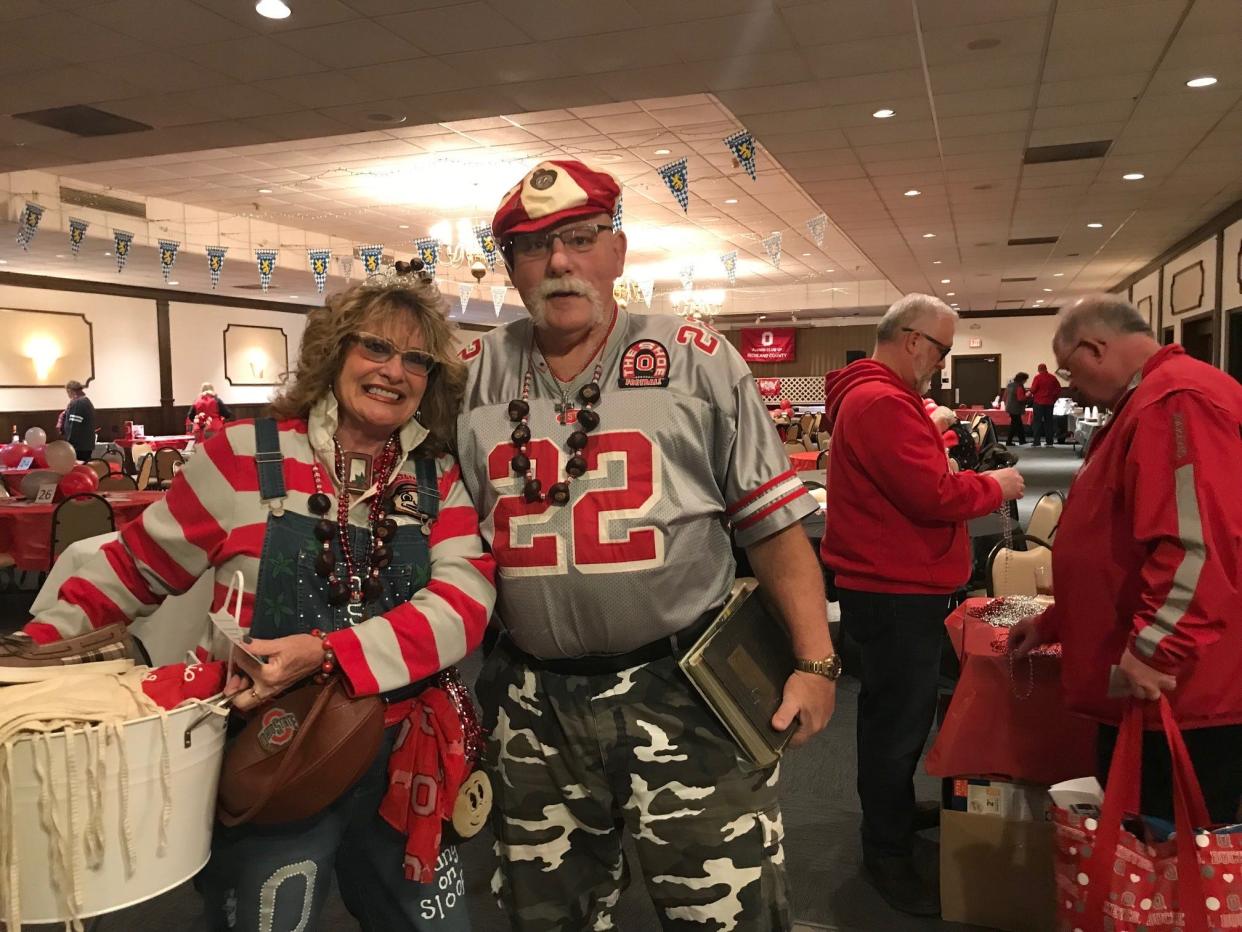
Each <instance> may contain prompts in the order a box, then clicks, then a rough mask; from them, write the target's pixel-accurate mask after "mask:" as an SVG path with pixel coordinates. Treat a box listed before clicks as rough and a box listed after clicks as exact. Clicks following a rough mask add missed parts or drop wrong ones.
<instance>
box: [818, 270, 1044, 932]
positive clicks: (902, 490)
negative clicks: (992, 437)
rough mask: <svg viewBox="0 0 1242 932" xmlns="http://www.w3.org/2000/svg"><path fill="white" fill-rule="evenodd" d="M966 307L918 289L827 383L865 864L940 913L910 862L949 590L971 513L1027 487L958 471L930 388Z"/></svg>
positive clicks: (834, 556) (890, 887)
mask: <svg viewBox="0 0 1242 932" xmlns="http://www.w3.org/2000/svg"><path fill="white" fill-rule="evenodd" d="M956 324H957V313H956V312H955V311H953V310H952V309H951V308H950V307H948V306H947V305H946V304H944V302H942V301H940V300H939V299H937V298H933V297H929V296H928V295H921V294H911V295H906V297H904V298H902V299H901V300H900V301H898V302H897V303H895V304H894V305H893V306H892V307H890V308H889V309H888V312H887V313H886V314H885V315H884V317H883V319H882V320H881V321H880V323H879V326H878V327H877V328H876V348H875V354H874V355H873V356H872V358H871V359H863V360H859V361H858V362H855V363H852V364H851V365H849V366H846V367H845V368H844V369H841V370H840V371H839V372H837V373H836V374H835V376H834V377H832V378H831V379H830V381H829V382H828V384H827V386H826V388H827V398H826V401H827V404H826V406H825V417H826V419H827V421H828V422H829V426H830V429H831V431H832V456H831V457H830V458H829V472H828V488H829V490H830V491H829V500H828V521H827V528H826V531H825V533H824V537H823V542H822V544H821V546H820V556H821V557H822V558H823V561H824V563H826V564H827V565H828V566H829V567H830V568H831V569H832V570H833V572H834V573H835V575H836V584H837V588H838V590H839V591H840V599H841V620H842V625H843V628H844V630H845V632H846V633H847V634H848V635H849V636H850V637H851V638H853V639H854V640H855V641H856V642H857V643H858V644H859V646H860V649H861V665H860V678H861V680H862V692H861V694H860V695H859V704H858V730H857V741H858V795H859V798H860V800H861V802H862V810H863V824H862V843H863V864H864V867H865V868H866V871H867V874H868V875H869V877H870V878H871V880H872V882H873V883H874V884H875V885H876V887H877V888H878V889H879V891H880V893H881V895H882V896H883V897H884V898H885V899H886V900H887V901H888V902H889V904H890V905H892V906H894V907H895V908H897V909H900V910H903V911H905V912H909V913H913V914H916V915H937V914H939V904H938V902H937V899H936V896H935V894H934V892H932V891H931V890H930V889H928V888H927V886H926V885H925V884H924V883H923V882H922V881H921V880H920V879H919V876H918V874H917V873H916V871H915V869H914V864H913V859H912V858H911V843H912V841H913V834H914V814H915V801H914V784H913V778H914V770H915V768H916V766H917V765H918V760H919V755H920V754H921V753H922V750H923V745H924V743H925V742H926V740H927V733H928V731H929V730H930V728H931V723H932V719H933V717H934V716H935V711H936V677H937V674H938V672H939V669H940V647H941V643H942V642H943V640H944V619H945V616H946V615H947V614H948V613H949V607H950V597H951V596H952V594H953V593H955V592H956V591H957V590H959V589H960V588H961V587H962V586H963V585H965V583H966V581H967V579H968V578H969V577H970V570H971V549H970V540H969V537H968V535H967V533H966V521H967V520H968V519H970V518H976V517H979V516H980V515H985V514H987V513H988V512H990V511H995V510H996V509H997V508H1000V507H1001V505H1002V504H1003V503H1004V502H1007V501H1011V500H1013V499H1016V498H1020V497H1021V496H1022V491H1023V482H1022V476H1021V475H1020V474H1019V473H1018V472H1017V470H1015V469H1001V470H997V471H995V472H990V473H983V474H980V473H974V472H960V473H958V472H952V471H950V469H949V465H948V462H947V461H946V458H945V455H944V444H943V441H942V439H941V436H940V430H939V428H937V427H936V425H934V424H933V423H932V421H931V419H930V418H928V416H927V414H926V413H925V412H924V408H923V401H922V398H921V395H922V394H924V393H925V392H926V391H927V389H928V387H929V386H930V385H931V382H932V379H933V378H938V377H939V373H940V372H941V371H942V370H943V369H944V359H945V356H947V355H948V354H949V350H950V349H951V348H952V343H953V333H954V330H955V328H956Z"/></svg>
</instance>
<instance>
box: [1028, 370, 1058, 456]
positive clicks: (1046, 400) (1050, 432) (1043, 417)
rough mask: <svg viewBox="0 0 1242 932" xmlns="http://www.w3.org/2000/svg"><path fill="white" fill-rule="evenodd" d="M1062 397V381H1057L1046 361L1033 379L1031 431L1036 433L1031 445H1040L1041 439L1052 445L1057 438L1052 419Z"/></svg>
mask: <svg viewBox="0 0 1242 932" xmlns="http://www.w3.org/2000/svg"><path fill="white" fill-rule="evenodd" d="M1060 397H1061V383H1060V382H1058V381H1057V377H1056V376H1055V375H1053V374H1052V373H1051V372H1049V371H1048V367H1047V366H1046V365H1045V364H1044V363H1042V362H1041V363H1040V364H1039V371H1037V372H1036V373H1035V378H1034V379H1032V380H1031V403H1032V404H1033V405H1034V407H1035V414H1034V416H1033V417H1032V419H1031V421H1032V424H1031V433H1032V434H1033V435H1034V437H1033V438H1032V439H1033V441H1034V442H1033V443H1032V444H1031V446H1034V447H1037V446H1039V442H1040V440H1043V441H1044V442H1046V443H1047V444H1048V446H1052V444H1053V441H1054V439H1055V438H1056V427H1055V426H1054V422H1053V419H1052V409H1053V407H1054V406H1055V405H1056V403H1057V399H1058V398H1060Z"/></svg>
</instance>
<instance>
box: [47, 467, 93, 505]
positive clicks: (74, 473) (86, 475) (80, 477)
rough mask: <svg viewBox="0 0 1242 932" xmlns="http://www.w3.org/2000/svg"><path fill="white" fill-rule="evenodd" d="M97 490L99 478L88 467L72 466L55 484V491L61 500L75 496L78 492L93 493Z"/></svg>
mask: <svg viewBox="0 0 1242 932" xmlns="http://www.w3.org/2000/svg"><path fill="white" fill-rule="evenodd" d="M98 488H99V477H98V476H97V475H95V470H93V469H91V468H90V467H89V466H74V467H73V469H71V470H69V471H68V472H67V473H65V474H64V475H63V476H61V477H60V482H58V483H57V484H56V491H57V492H58V493H59V494H60V497H61V498H68V497H69V496H70V495H77V494H79V493H80V492H94V491H95V490H96V489H98Z"/></svg>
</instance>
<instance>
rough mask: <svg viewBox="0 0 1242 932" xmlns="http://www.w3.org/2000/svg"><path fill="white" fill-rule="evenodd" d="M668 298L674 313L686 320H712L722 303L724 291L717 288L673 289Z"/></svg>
mask: <svg viewBox="0 0 1242 932" xmlns="http://www.w3.org/2000/svg"><path fill="white" fill-rule="evenodd" d="M668 300H669V304H670V305H672V308H673V313H674V314H677V315H679V316H681V317H685V318H687V319H688V320H712V319H713V318H714V317H715V316H716V315H717V314H719V313H720V310H721V307H722V306H723V305H724V292H723V291H720V290H718V289H717V290H710V289H709V290H706V291H674V292H673V293H672V294H670V295H669V296H668Z"/></svg>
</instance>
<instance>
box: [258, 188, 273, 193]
mask: <svg viewBox="0 0 1242 932" xmlns="http://www.w3.org/2000/svg"><path fill="white" fill-rule="evenodd" d="M259 193H260V194H271V193H272V189H271V188H259Z"/></svg>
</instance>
